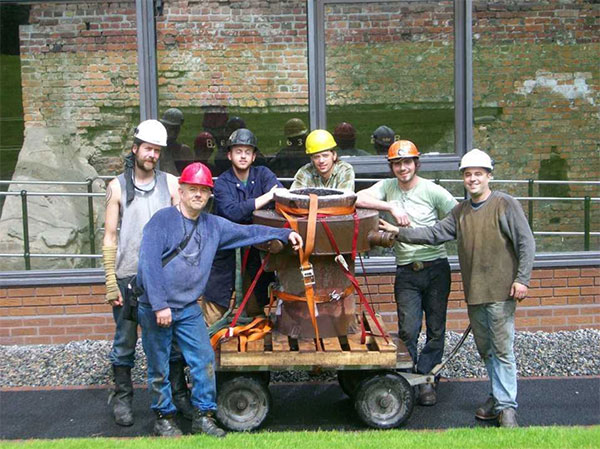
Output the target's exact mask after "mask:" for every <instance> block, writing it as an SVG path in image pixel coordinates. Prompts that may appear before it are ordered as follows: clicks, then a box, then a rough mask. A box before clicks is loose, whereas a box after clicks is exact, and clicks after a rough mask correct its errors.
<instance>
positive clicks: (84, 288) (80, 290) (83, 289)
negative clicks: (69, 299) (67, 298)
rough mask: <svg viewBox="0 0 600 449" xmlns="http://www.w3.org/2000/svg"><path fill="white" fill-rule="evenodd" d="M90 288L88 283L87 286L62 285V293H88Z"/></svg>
mask: <svg viewBox="0 0 600 449" xmlns="http://www.w3.org/2000/svg"><path fill="white" fill-rule="evenodd" d="M90 291H91V288H90V286H89V285H87V286H85V285H84V286H68V287H64V289H63V294H64V295H89V294H90Z"/></svg>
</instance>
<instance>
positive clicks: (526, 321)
mask: <svg viewBox="0 0 600 449" xmlns="http://www.w3.org/2000/svg"><path fill="white" fill-rule="evenodd" d="M539 324H540V318H535V317H530V318H515V326H516V327H518V328H522V327H525V326H538V325H539Z"/></svg>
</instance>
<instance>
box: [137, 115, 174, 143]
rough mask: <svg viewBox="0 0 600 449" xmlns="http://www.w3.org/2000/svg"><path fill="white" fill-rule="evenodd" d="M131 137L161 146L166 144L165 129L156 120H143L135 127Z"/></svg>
mask: <svg viewBox="0 0 600 449" xmlns="http://www.w3.org/2000/svg"><path fill="white" fill-rule="evenodd" d="M133 137H135V138H136V139H140V140H142V141H144V142H147V143H152V144H154V145H159V146H161V147H166V146H167V129H166V128H165V127H164V125H163V124H162V123H161V122H159V121H158V120H144V121H143V122H142V123H140V124H139V125H138V126H137V128H135V131H134V133H133Z"/></svg>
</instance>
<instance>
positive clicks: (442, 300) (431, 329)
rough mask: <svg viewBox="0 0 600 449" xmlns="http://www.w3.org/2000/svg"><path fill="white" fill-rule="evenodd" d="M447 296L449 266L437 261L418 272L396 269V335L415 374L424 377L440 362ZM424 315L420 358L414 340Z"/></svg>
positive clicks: (404, 268)
mask: <svg viewBox="0 0 600 449" xmlns="http://www.w3.org/2000/svg"><path fill="white" fill-rule="evenodd" d="M449 294H450V264H449V263H448V259H437V260H436V261H434V264H433V265H430V266H428V267H425V268H423V269H422V270H421V271H413V270H412V267H410V266H398V267H396V281H395V283H394V296H395V299H396V306H397V308H398V335H399V337H400V339H401V340H402V341H403V342H404V344H405V345H406V348H407V349H408V352H409V353H410V355H411V357H412V359H413V363H414V364H415V369H416V371H417V372H418V373H422V374H426V373H428V372H430V371H431V370H432V369H433V367H434V366H435V365H437V364H438V363H440V362H441V361H442V356H443V355H444V339H445V332H446V310H447V309H448V295H449ZM423 312H425V325H426V327H427V340H426V343H425V347H424V348H423V350H422V351H421V355H420V356H418V354H417V340H418V339H419V333H420V332H421V324H422V322H423Z"/></svg>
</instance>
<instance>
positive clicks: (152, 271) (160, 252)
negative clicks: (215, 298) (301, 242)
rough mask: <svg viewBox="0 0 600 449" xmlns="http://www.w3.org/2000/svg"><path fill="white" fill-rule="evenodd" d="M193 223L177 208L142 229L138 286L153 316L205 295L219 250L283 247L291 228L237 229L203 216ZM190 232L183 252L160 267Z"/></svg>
mask: <svg viewBox="0 0 600 449" xmlns="http://www.w3.org/2000/svg"><path fill="white" fill-rule="evenodd" d="M194 225H195V221H194V220H190V219H187V218H185V217H184V216H183V215H182V214H181V212H179V210H178V209H177V208H176V207H167V208H165V209H161V210H160V211H158V212H157V213H156V214H154V216H153V217H152V218H151V219H150V221H149V222H148V223H147V224H146V226H145V227H144V232H143V237H142V245H141V248H140V259H139V262H138V277H137V282H138V285H141V286H142V287H143V289H144V291H145V292H144V294H143V295H142V296H141V297H140V298H139V301H140V302H143V303H147V304H150V305H151V307H152V310H154V311H157V310H161V309H164V308H167V307H171V308H182V307H185V306H187V305H188V304H191V303H193V302H194V301H197V300H198V298H199V297H200V296H202V295H203V294H204V289H205V287H206V282H207V280H208V275H209V273H210V268H211V265H212V262H213V258H214V256H215V253H216V252H217V250H223V249H233V248H238V247H241V246H249V245H254V244H257V243H262V242H266V241H268V240H272V239H278V240H281V241H283V242H286V243H287V240H288V236H289V234H290V232H291V231H290V230H289V229H284V228H272V227H269V226H262V225H239V224H236V223H232V222H231V221H229V220H227V219H225V218H222V217H217V216H216V215H211V214H206V213H201V214H200V216H199V217H198V219H197V226H196V227H195V228H194ZM190 232H193V234H192V237H191V239H190V240H189V243H188V245H187V246H186V248H185V250H184V251H182V252H181V253H179V254H178V255H177V256H176V257H175V258H173V259H172V260H171V261H170V262H169V263H168V264H167V265H165V266H164V267H163V266H162V259H163V257H164V256H166V255H168V254H171V252H173V251H175V250H176V248H177V247H178V246H179V244H180V243H181V242H182V241H183V240H184V238H185V235H187V234H189V233H190Z"/></svg>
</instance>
